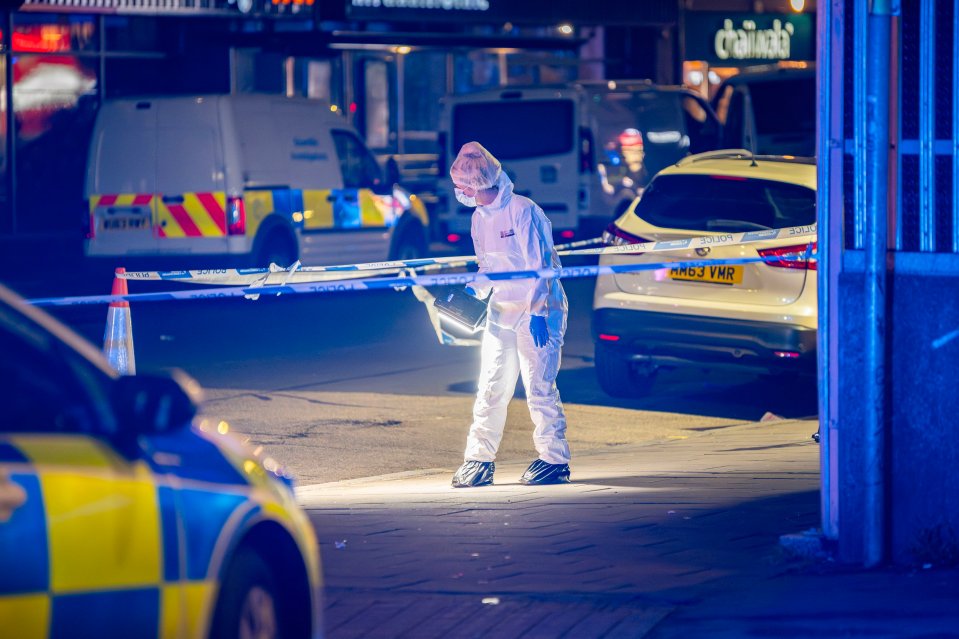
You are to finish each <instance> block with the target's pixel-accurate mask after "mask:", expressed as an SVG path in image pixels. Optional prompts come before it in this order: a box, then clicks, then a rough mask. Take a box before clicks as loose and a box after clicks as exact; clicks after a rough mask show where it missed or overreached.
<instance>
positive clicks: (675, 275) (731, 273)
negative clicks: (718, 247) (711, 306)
mask: <svg viewBox="0 0 959 639" xmlns="http://www.w3.org/2000/svg"><path fill="white" fill-rule="evenodd" d="M669 277H670V279H673V280H681V281H684V282H709V283H710V284H730V285H731V284H742V282H743V267H742V266H724V265H716V266H680V267H678V268H673V269H670V270H669Z"/></svg>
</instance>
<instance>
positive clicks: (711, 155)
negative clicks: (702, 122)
mask: <svg viewBox="0 0 959 639" xmlns="http://www.w3.org/2000/svg"><path fill="white" fill-rule="evenodd" d="M707 160H749V161H750V162H754V161H755V162H761V161H763V160H765V161H767V162H791V163H793V164H811V165H813V166H815V164H816V158H814V157H810V156H804V155H768V154H767V155H754V154H753V153H752V152H750V151H749V150H747V149H720V150H718V151H705V152H703V153H697V154H696V155H687V156H686V157H684V158H682V159H681V160H679V162H677V163H676V166H685V165H688V164H695V163H696V162H705V161H707Z"/></svg>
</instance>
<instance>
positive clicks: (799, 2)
mask: <svg viewBox="0 0 959 639" xmlns="http://www.w3.org/2000/svg"><path fill="white" fill-rule="evenodd" d="M789 6H790V7H792V10H793V11H795V12H796V13H801V12H802V10H803V9H805V8H806V0H789Z"/></svg>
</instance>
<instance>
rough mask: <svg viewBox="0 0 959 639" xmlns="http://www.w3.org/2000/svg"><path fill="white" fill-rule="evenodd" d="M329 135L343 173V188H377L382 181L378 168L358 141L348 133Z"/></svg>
mask: <svg viewBox="0 0 959 639" xmlns="http://www.w3.org/2000/svg"><path fill="white" fill-rule="evenodd" d="M331 135H332V136H333V144H335V145H336V156H337V158H339V160H340V169H341V170H342V171H343V186H344V187H345V188H348V189H372V188H376V187H378V186H379V185H380V184H381V183H382V181H383V176H382V173H381V171H380V166H379V164H377V163H376V160H375V159H374V158H373V156H372V155H371V154H370V152H369V150H368V149H367V148H366V147H365V146H363V143H362V142H360V139H359V138H357V137H356V136H355V135H353V134H352V133H349V132H348V131H332V132H331Z"/></svg>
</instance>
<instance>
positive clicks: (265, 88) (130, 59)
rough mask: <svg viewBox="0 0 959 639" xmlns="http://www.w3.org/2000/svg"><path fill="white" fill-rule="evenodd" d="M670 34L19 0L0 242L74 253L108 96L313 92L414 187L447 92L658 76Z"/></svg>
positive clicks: (413, 14)
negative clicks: (97, 127)
mask: <svg viewBox="0 0 959 639" xmlns="http://www.w3.org/2000/svg"><path fill="white" fill-rule="evenodd" d="M610 25H616V26H610ZM677 25H678V8H677V4H676V3H675V2H673V1H672V0H661V1H659V2H647V3H642V4H640V5H636V3H632V2H610V3H608V5H607V6H605V8H604V9H603V10H602V11H596V10H595V8H594V7H592V8H591V7H588V6H586V5H585V3H581V2H573V1H571V0H528V1H527V2H523V3H516V2H513V1H511V0H482V1H481V0H475V1H474V0H462V1H456V2H440V1H439V0H436V1H433V0H415V1H414V0H376V1H374V0H26V2H25V3H24V4H23V5H22V6H21V7H19V8H18V9H17V10H12V11H11V10H7V11H0V31H2V34H0V72H2V73H3V75H2V77H3V81H4V85H3V91H2V97H0V240H3V239H7V240H10V239H11V238H12V239H13V240H14V241H20V240H26V239H35V238H38V239H39V240H41V242H42V241H43V240H44V238H47V237H50V236H60V237H64V238H70V240H71V241H72V242H74V244H75V246H76V247H77V250H79V246H80V245H81V243H82V233H83V231H82V229H84V228H85V227H86V226H87V220H86V217H87V211H86V210H87V207H86V205H85V203H84V201H83V182H84V176H85V171H86V158H87V149H88V146H89V141H90V133H91V127H92V124H93V121H94V118H95V114H96V112H97V109H98V108H99V105H100V104H101V103H102V101H103V100H105V99H109V98H111V97H119V96H129V95H169V94H184V93H248V92H253V93H272V94H278V95H287V96H291V97H292V96H301V97H306V98H310V99H315V100H317V101H320V102H322V103H324V104H326V105H328V107H329V108H330V110H332V111H339V112H341V113H343V114H344V116H345V117H346V118H347V119H348V120H349V121H350V122H351V123H352V124H354V125H355V126H356V128H357V129H358V130H359V131H360V132H361V133H362V134H363V135H364V137H365V138H366V141H367V143H368V145H369V146H370V147H371V148H373V149H374V151H376V152H377V153H378V154H380V156H381V157H384V158H385V157H387V156H393V157H397V158H399V159H400V160H401V161H402V165H401V168H404V169H406V174H405V177H406V178H407V179H409V180H412V181H414V182H415V181H416V179H418V177H423V178H424V179H427V180H428V179H430V177H431V176H432V177H435V174H436V170H437V169H436V167H435V166H431V165H430V158H431V156H432V157H434V158H435V149H436V126H437V121H438V118H439V105H440V98H441V97H442V96H443V95H445V94H448V93H465V92H470V91H476V90H481V89H487V88H491V87H496V86H507V85H513V84H542V83H562V82H567V81H570V80H574V79H581V78H591V79H602V78H605V77H623V76H624V75H630V76H635V75H642V76H644V77H651V78H653V79H654V80H656V81H669V80H670V79H671V76H673V75H674V74H673V69H675V68H676V58H675V54H674V51H675V45H676V36H677V33H678V31H677ZM617 30H618V31H617ZM611 51H612V52H613V54H612V55H611V54H610V52H611ZM418 172H419V173H418Z"/></svg>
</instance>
